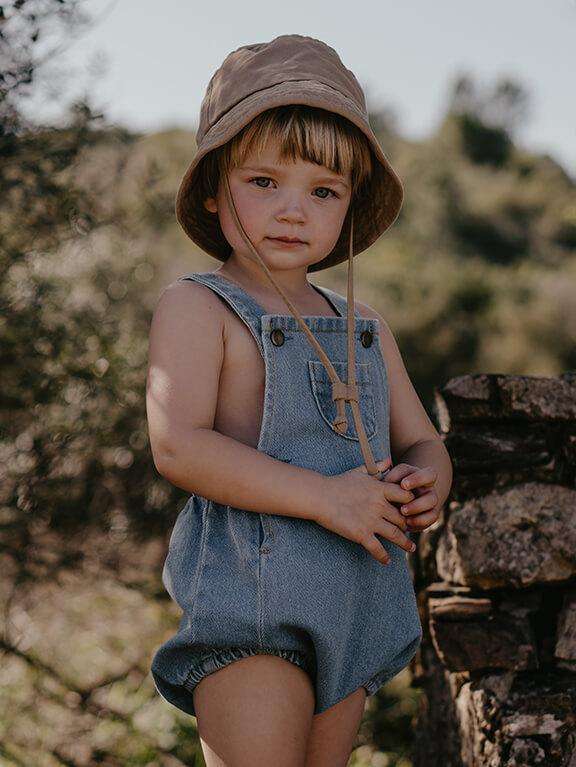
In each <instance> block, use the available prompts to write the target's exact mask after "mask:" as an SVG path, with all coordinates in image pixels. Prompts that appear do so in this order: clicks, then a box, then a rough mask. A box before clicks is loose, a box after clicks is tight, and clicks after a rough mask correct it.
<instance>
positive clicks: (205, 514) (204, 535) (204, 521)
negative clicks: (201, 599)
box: [190, 500, 213, 640]
mask: <svg viewBox="0 0 576 767" xmlns="http://www.w3.org/2000/svg"><path fill="white" fill-rule="evenodd" d="M212 504H213V502H212V501H210V500H209V501H208V503H207V504H206V505H205V507H204V510H203V519H202V538H201V540H200V556H199V557H198V567H197V569H196V572H195V574H194V582H193V584H192V594H193V596H192V610H191V611H190V626H191V627H192V631H193V632H194V616H195V614H196V608H197V606H198V590H199V587H200V580H201V577H202V570H203V569H204V558H205V554H206V541H207V539H208V527H209V523H208V515H209V514H210V512H211V510H212ZM193 639H194V635H193V636H192V640H193Z"/></svg>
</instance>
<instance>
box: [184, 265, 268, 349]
mask: <svg viewBox="0 0 576 767" xmlns="http://www.w3.org/2000/svg"><path fill="white" fill-rule="evenodd" d="M180 280H193V281H194V282H200V283H202V285H205V286H206V287H208V288H210V289H211V290H213V291H214V292H215V293H217V294H218V295H219V296H221V297H222V298H223V299H224V301H226V303H227V304H228V305H229V306H230V307H231V308H232V309H233V310H234V311H235V312H236V314H237V315H238V316H239V317H240V319H241V320H242V321H243V322H244V323H245V324H246V325H247V327H248V329H249V330H250V332H251V333H252V335H253V336H254V339H255V340H256V343H257V344H258V348H259V349H260V353H261V354H262V356H264V347H263V345H262V338H261V336H260V332H261V330H260V328H261V322H260V318H261V317H262V315H264V314H266V310H265V309H264V308H263V307H262V306H260V304H259V303H258V302H257V301H255V300H254V298H252V296H251V295H250V294H249V293H247V292H246V291H245V290H244V289H243V288H241V287H240V285H237V284H236V283H235V282H232V281H231V280H229V279H228V278H226V277H222V276H221V275H220V274H216V273H215V272H191V273H190V274H185V275H184V276H182V277H178V281H180Z"/></svg>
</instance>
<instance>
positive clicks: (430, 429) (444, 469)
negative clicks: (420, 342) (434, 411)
mask: <svg viewBox="0 0 576 767" xmlns="http://www.w3.org/2000/svg"><path fill="white" fill-rule="evenodd" d="M356 304H357V306H358V308H359V310H360V313H361V314H362V315H363V316H365V317H370V318H372V319H377V320H378V321H379V324H380V348H381V350H382V356H383V357H384V360H385V363H386V370H387V374H388V383H389V387H390V448H391V452H392V459H393V462H394V464H399V463H409V464H411V465H412V466H418V467H424V466H432V467H433V468H434V469H435V470H436V473H437V476H438V478H437V480H436V484H435V488H434V489H435V492H436V494H437V496H438V503H437V504H436V508H437V509H439V508H441V507H442V506H443V504H444V502H445V501H446V498H447V497H448V494H449V492H450V488H451V486H452V475H453V469H452V461H451V460H450V455H449V453H448V451H447V449H446V446H445V445H444V442H443V441H442V438H441V437H440V434H439V433H438V431H437V430H436V428H435V426H434V424H433V423H432V421H431V420H430V418H429V417H428V413H427V412H426V409H425V408H424V406H423V405H422V402H421V401H420V398H419V396H418V394H417V392H416V390H415V389H414V386H413V385H412V382H411V380H410V377H409V376H408V373H407V371H406V368H405V366H404V362H403V360H402V356H401V354H400V350H399V349H398V344H397V343H396V339H395V338H394V335H393V333H392V331H391V330H390V327H389V326H388V323H387V322H386V321H385V320H384V319H383V318H382V317H381V316H380V315H379V314H378V312H376V311H375V310H374V309H372V308H371V307H370V306H367V305H366V304H363V303H361V302H360V301H357V302H356Z"/></svg>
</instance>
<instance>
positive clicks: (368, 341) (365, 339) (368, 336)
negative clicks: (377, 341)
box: [360, 330, 374, 348]
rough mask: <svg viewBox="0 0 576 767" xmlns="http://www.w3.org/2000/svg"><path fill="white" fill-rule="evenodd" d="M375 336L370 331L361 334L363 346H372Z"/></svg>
mask: <svg viewBox="0 0 576 767" xmlns="http://www.w3.org/2000/svg"><path fill="white" fill-rule="evenodd" d="M373 338H374V336H373V335H372V333H371V332H370V331H369V330H363V331H362V333H360V340H361V341H362V346H365V347H366V348H368V347H369V346H372V339H373Z"/></svg>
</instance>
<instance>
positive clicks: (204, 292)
mask: <svg viewBox="0 0 576 767" xmlns="http://www.w3.org/2000/svg"><path fill="white" fill-rule="evenodd" d="M225 314H226V311H225V308H224V305H223V303H222V301H221V300H220V299H219V298H218V296H217V295H216V294H215V293H214V291H213V290H210V288H208V287H206V286H205V285H202V284H201V283H199V282H195V281H194V280H182V279H176V280H174V281H173V282H171V283H170V284H169V285H167V286H166V287H165V288H164V289H163V290H162V292H161V293H160V296H159V297H158V301H157V303H156V307H155V309H154V318H153V322H156V323H158V322H160V323H163V322H164V321H169V322H171V323H175V324H184V325H186V324H188V323H194V324H195V325H197V324H206V323H208V324H213V323H217V324H218V323H219V322H223V321H224V317H225Z"/></svg>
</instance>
